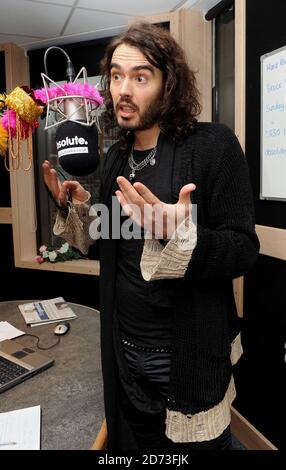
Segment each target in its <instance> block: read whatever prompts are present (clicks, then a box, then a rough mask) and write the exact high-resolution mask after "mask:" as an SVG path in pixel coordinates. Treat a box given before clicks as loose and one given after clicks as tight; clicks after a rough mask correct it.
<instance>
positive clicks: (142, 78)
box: [136, 75, 147, 83]
mask: <svg viewBox="0 0 286 470" xmlns="http://www.w3.org/2000/svg"><path fill="white" fill-rule="evenodd" d="M136 80H137V82H139V83H145V82H147V78H146V77H144V76H143V75H138V76H137V77H136Z"/></svg>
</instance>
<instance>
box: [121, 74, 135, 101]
mask: <svg viewBox="0 0 286 470" xmlns="http://www.w3.org/2000/svg"><path fill="white" fill-rule="evenodd" d="M131 95H132V89H131V84H130V80H129V79H128V78H125V79H124V80H122V83H121V87H120V96H121V97H123V96H131Z"/></svg>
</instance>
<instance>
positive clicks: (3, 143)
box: [0, 121, 8, 157]
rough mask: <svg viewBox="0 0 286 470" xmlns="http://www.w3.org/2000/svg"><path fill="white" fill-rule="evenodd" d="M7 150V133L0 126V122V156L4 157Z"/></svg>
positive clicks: (0, 125)
mask: <svg viewBox="0 0 286 470" xmlns="http://www.w3.org/2000/svg"><path fill="white" fill-rule="evenodd" d="M7 148H8V132H7V131H6V129H4V127H3V126H2V123H1V121H0V155H2V157H5V155H6V152H7Z"/></svg>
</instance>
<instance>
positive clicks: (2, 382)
mask: <svg viewBox="0 0 286 470" xmlns="http://www.w3.org/2000/svg"><path fill="white" fill-rule="evenodd" d="M53 363H54V359H50V358H49V357H46V356H44V355H43V354H40V353H38V352H37V351H35V350H34V349H32V348H30V347H26V346H24V345H23V344H20V343H17V342H16V341H11V340H10V339H5V340H4V341H1V342H0V393H1V392H4V390H7V389H8V388H10V387H13V386H14V385H16V384H18V383H20V382H23V380H26V379H28V378H29V377H32V376H33V375H35V374H37V373H38V372H41V371H42V370H45V369H47V368H48V367H50V366H52V365H53Z"/></svg>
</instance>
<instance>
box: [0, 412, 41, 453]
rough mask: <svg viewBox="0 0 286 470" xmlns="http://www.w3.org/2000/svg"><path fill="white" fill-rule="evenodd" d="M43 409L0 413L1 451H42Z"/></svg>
mask: <svg viewBox="0 0 286 470" xmlns="http://www.w3.org/2000/svg"><path fill="white" fill-rule="evenodd" d="M40 438H41V407H40V405H38V406H32V407H31V408H22V409H20V410H14V411H8V412H7V413H0V450H40Z"/></svg>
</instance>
